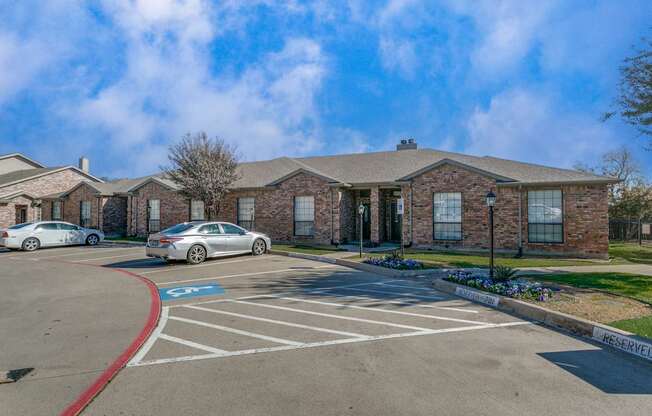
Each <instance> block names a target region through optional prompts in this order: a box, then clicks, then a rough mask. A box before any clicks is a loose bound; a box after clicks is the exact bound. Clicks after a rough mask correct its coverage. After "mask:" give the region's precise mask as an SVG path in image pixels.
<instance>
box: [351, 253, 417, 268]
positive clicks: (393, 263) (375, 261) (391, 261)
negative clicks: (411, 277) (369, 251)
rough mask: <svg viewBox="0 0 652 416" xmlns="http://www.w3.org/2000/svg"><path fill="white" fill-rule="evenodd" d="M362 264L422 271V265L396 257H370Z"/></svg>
mask: <svg viewBox="0 0 652 416" xmlns="http://www.w3.org/2000/svg"><path fill="white" fill-rule="evenodd" d="M364 263H367V264H371V265H373V266H380V267H386V268H388V269H396V270H419V269H423V263H421V262H420V261H416V260H411V259H402V258H401V257H397V256H392V255H389V256H385V257H372V258H370V259H367V260H365V261H364Z"/></svg>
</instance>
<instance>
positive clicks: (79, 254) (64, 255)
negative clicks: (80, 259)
mask: <svg viewBox="0 0 652 416" xmlns="http://www.w3.org/2000/svg"><path fill="white" fill-rule="evenodd" d="M82 247H83V246H82ZM89 250H102V253H113V252H115V251H124V250H133V247H129V248H127V247H123V248H112V249H110V250H104V249H89ZM84 254H88V253H87V252H86V253H85V252H84V250H82V249H80V248H78V249H77V250H76V251H75V252H74V253H68V252H66V254H60V255H59V254H58V255H56V256H44V257H41V256H34V257H33V258H35V259H39V260H45V259H54V258H59V257H69V256H81V255H84ZM97 254H100V253H97Z"/></svg>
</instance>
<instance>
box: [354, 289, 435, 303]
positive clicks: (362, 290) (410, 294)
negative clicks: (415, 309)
mask: <svg viewBox="0 0 652 416" xmlns="http://www.w3.org/2000/svg"><path fill="white" fill-rule="evenodd" d="M345 290H355V291H356V292H368V293H380V294H381V295H394V296H409V297H412V298H419V299H428V300H443V299H445V298H443V297H441V296H427V295H415V294H414V293H408V292H388V291H386V290H374V289H360V288H347V289H345Z"/></svg>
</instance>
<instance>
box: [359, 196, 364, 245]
mask: <svg viewBox="0 0 652 416" xmlns="http://www.w3.org/2000/svg"><path fill="white" fill-rule="evenodd" d="M358 214H360V258H362V228H363V225H362V222H363V220H364V205H363V204H360V206H359V207H358Z"/></svg>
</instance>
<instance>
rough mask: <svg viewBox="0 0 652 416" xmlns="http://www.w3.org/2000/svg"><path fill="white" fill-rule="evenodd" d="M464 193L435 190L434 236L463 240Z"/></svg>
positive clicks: (433, 204) (440, 239)
mask: <svg viewBox="0 0 652 416" xmlns="http://www.w3.org/2000/svg"><path fill="white" fill-rule="evenodd" d="M462 216H463V206H462V193H461V192H435V193H434V194H433V195H432V238H433V240H436V241H462V239H463V238H464V236H463V233H462Z"/></svg>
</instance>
